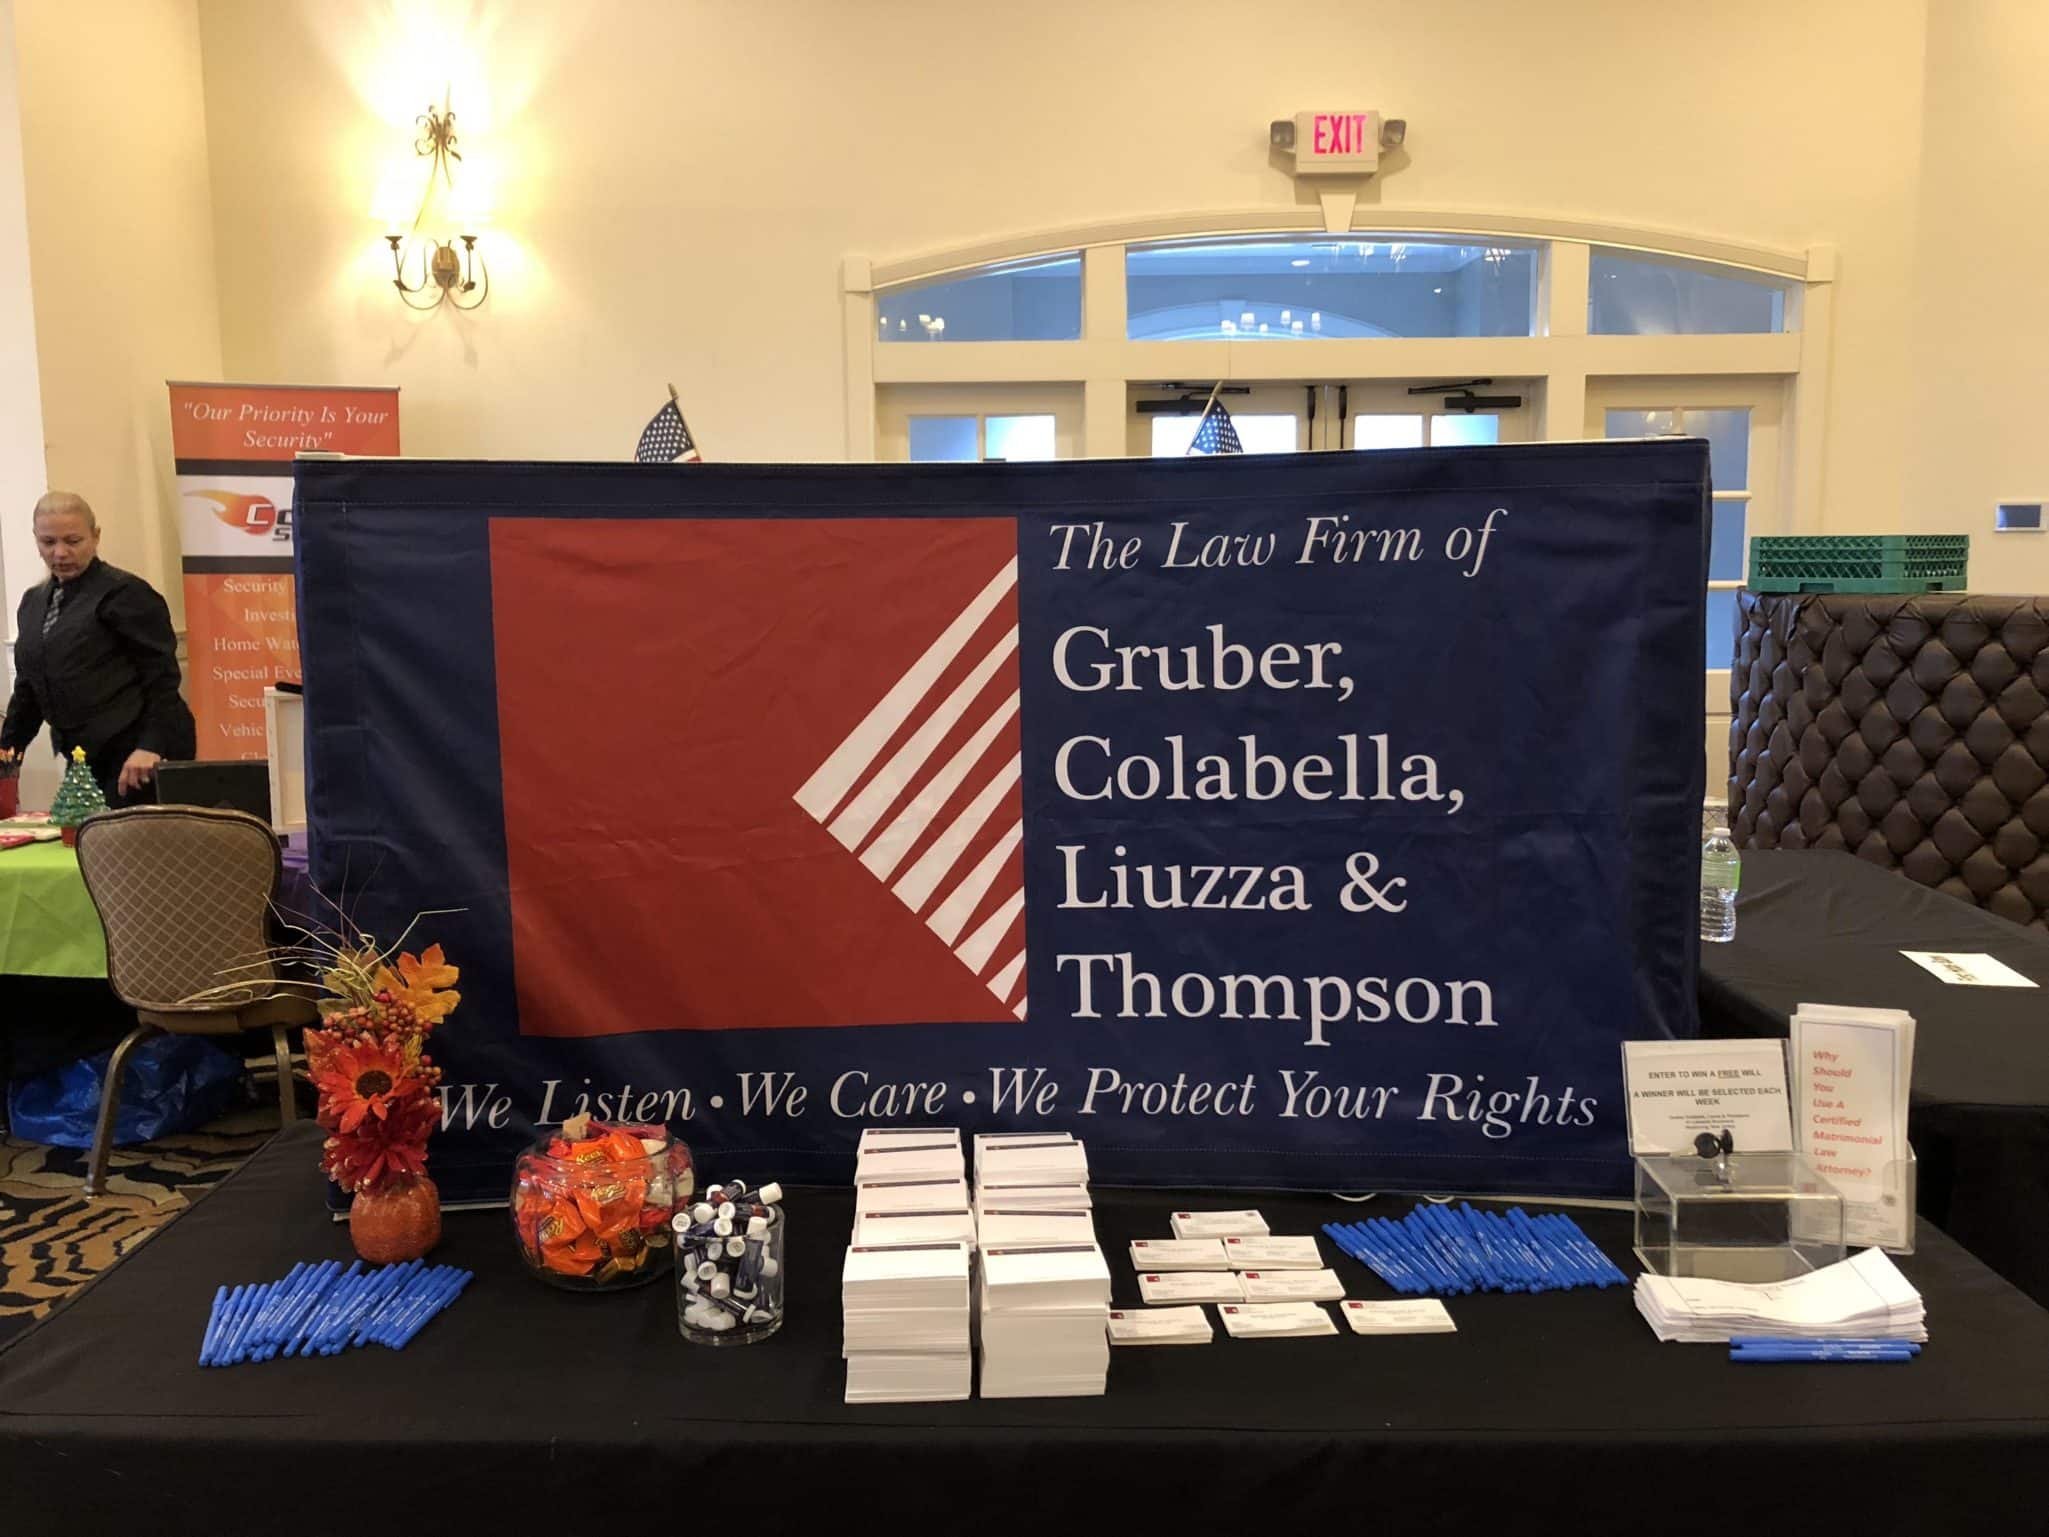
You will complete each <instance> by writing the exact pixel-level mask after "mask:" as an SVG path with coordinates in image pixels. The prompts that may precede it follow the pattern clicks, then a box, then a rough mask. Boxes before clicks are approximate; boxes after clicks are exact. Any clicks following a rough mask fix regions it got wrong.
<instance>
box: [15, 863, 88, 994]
mask: <svg viewBox="0 0 2049 1537" xmlns="http://www.w3.org/2000/svg"><path fill="white" fill-rule="evenodd" d="M0 973H8V974H12V975H15V976H25V977H104V976H105V975H106V974H107V940H106V935H105V934H104V933H103V932H102V931H101V929H100V915H99V914H98V913H97V912H95V911H93V905H92V898H91V897H90V896H89V895H87V893H86V889H85V879H84V877H83V876H81V875H80V874H79V873H78V855H77V853H76V852H75V851H74V850H72V849H68V848H66V847H65V846H64V845H63V844H61V843H31V844H27V845H25V846H23V847H21V848H16V849H0Z"/></svg>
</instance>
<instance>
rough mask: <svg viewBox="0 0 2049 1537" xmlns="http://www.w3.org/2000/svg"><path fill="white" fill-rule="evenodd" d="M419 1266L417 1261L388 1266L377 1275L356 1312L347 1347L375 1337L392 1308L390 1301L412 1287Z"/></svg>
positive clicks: (392, 1302) (392, 1304) (419, 1262)
mask: <svg viewBox="0 0 2049 1537" xmlns="http://www.w3.org/2000/svg"><path fill="white" fill-rule="evenodd" d="M421 1264H422V1261H420V1260H416V1259H413V1260H407V1261H406V1262H405V1263H404V1264H403V1265H387V1266H385V1267H384V1268H383V1269H382V1270H380V1271H378V1272H377V1276H376V1279H375V1280H374V1281H373V1282H372V1283H371V1287H370V1293H369V1295H368V1296H367V1297H365V1298H364V1299H363V1305H362V1307H361V1308H359V1309H358V1310H357V1312H356V1317H355V1327H354V1328H352V1329H351V1330H350V1331H349V1338H348V1343H349V1344H351V1345H360V1344H362V1343H363V1342H364V1341H365V1340H367V1339H370V1338H373V1337H374V1336H375V1335H376V1333H377V1331H378V1330H379V1329H380V1328H382V1327H383V1321H384V1319H385V1318H386V1317H387V1316H388V1314H389V1312H390V1309H391V1308H392V1307H393V1306H394V1301H393V1299H394V1298H396V1297H398V1296H400V1295H402V1294H403V1293H404V1292H405V1290H406V1289H407V1287H409V1286H410V1285H411V1284H412V1281H413V1278H414V1276H415V1275H416V1274H417V1273H418V1271H419V1267H420V1265H421Z"/></svg>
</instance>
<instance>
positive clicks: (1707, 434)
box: [1587, 378, 1786, 801]
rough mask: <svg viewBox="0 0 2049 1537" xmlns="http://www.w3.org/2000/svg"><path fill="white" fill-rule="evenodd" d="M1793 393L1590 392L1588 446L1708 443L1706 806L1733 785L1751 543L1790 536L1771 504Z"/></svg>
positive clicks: (1645, 387)
mask: <svg viewBox="0 0 2049 1537" xmlns="http://www.w3.org/2000/svg"><path fill="white" fill-rule="evenodd" d="M1785 391H1786V386H1785V384H1784V382H1783V381H1781V380H1778V379H1744V378H1731V379H1694V380H1688V379H1642V380H1632V379H1607V380H1589V381H1588V384H1587V436H1588V437H1590V438H1648V437H1691V438H1706V439H1707V443H1708V473H1709V475H1710V477H1711V478H1712V479H1713V481H1714V505H1713V528H1712V530H1711V533H1710V539H1709V546H1708V584H1707V585H1708V591H1707V622H1706V625H1705V627H1704V629H1703V633H1702V636H1701V662H1702V677H1703V687H1704V696H1703V703H1704V705H1705V708H1706V712H1707V722H1708V742H1707V767H1708V778H1707V784H1708V798H1709V799H1710V800H1715V801H1719V800H1721V799H1722V798H1723V796H1724V795H1725V794H1726V791H1727V784H1728V778H1729V664H1730V661H1731V659H1732V656H1733V653H1734V650H1735V638H1736V592H1737V589H1739V588H1740V587H1742V585H1743V573H1744V570H1745V564H1746V558H1747V552H1748V549H1749V544H1750V540H1751V538H1752V537H1753V536H1754V535H1757V534H1777V533H1783V532H1784V531H1785V529H1784V526H1783V518H1784V511H1783V509H1782V508H1781V507H1780V505H1779V499H1778V497H1777V496H1776V495H1775V494H1774V493H1775V492H1776V490H1777V487H1778V485H1779V482H1780V476H1781V473H1782V468H1781V454H1782V453H1783V451H1784V450H1783V445H1782V443H1781V439H1780V433H1779V423H1780V419H1781V417H1782V415H1783V409H1784V399H1785Z"/></svg>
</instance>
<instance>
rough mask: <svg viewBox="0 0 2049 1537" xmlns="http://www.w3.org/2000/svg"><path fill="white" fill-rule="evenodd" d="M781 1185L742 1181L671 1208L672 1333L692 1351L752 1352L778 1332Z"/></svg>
mask: <svg viewBox="0 0 2049 1537" xmlns="http://www.w3.org/2000/svg"><path fill="white" fill-rule="evenodd" d="M782 1200H783V1191H782V1186H780V1185H777V1184H773V1183H771V1184H766V1185H763V1186H761V1187H760V1188H759V1189H750V1188H749V1187H748V1186H747V1185H746V1184H744V1183H743V1182H741V1181H738V1180H735V1181H734V1182H732V1183H731V1184H727V1185H713V1186H711V1187H709V1188H708V1189H707V1190H706V1191H705V1193H704V1197H703V1199H701V1200H698V1201H692V1202H686V1201H679V1202H677V1203H676V1214H675V1216H674V1218H673V1219H672V1220H671V1224H670V1226H671V1228H672V1230H673V1231H674V1234H675V1239H676V1326H677V1327H678V1328H679V1329H681V1330H682V1331H683V1338H685V1339H686V1340H689V1341H690V1342H691V1343H692V1344H694V1345H751V1344H753V1343H754V1342H755V1341H757V1340H765V1339H767V1338H768V1337H769V1336H770V1335H771V1334H773V1333H775V1332H776V1330H778V1329H780V1328H781V1327H782V1326H783V1283H784V1282H785V1281H786V1280H787V1279H788V1275H789V1271H788V1258H787V1255H786V1253H785V1245H784V1242H783V1240H784V1239H785V1237H786V1236H787V1235H788V1233H789V1230H790V1225H789V1220H788V1216H787V1214H786V1213H785V1211H784V1209H783V1204H782Z"/></svg>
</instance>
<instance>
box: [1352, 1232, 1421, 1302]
mask: <svg viewBox="0 0 2049 1537" xmlns="http://www.w3.org/2000/svg"><path fill="white" fill-rule="evenodd" d="M1352 1235H1353V1238H1354V1240H1355V1241H1356V1242H1357V1243H1358V1244H1359V1245H1360V1246H1361V1248H1362V1249H1363V1250H1364V1253H1365V1257H1366V1262H1367V1264H1368V1265H1370V1266H1371V1267H1372V1269H1373V1272H1374V1274H1375V1275H1377V1276H1379V1277H1380V1279H1381V1280H1383V1281H1385V1282H1387V1284H1388V1285H1389V1286H1392V1287H1393V1288H1394V1289H1395V1290H1396V1291H1398V1292H1406V1293H1414V1292H1420V1291H1422V1290H1423V1289H1424V1287H1423V1278H1422V1277H1421V1276H1420V1275H1418V1274H1417V1273H1416V1268H1415V1266H1413V1265H1411V1264H1410V1263H1409V1262H1408V1260H1407V1258H1406V1257H1405V1256H1404V1255H1403V1254H1402V1253H1401V1252H1400V1251H1399V1250H1397V1249H1396V1248H1395V1247H1394V1245H1393V1244H1391V1243H1389V1242H1388V1240H1387V1237H1386V1235H1385V1234H1384V1233H1382V1232H1381V1231H1380V1229H1379V1228H1378V1227H1377V1226H1375V1225H1374V1224H1373V1223H1371V1222H1359V1223H1354V1224H1353V1226H1352Z"/></svg>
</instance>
